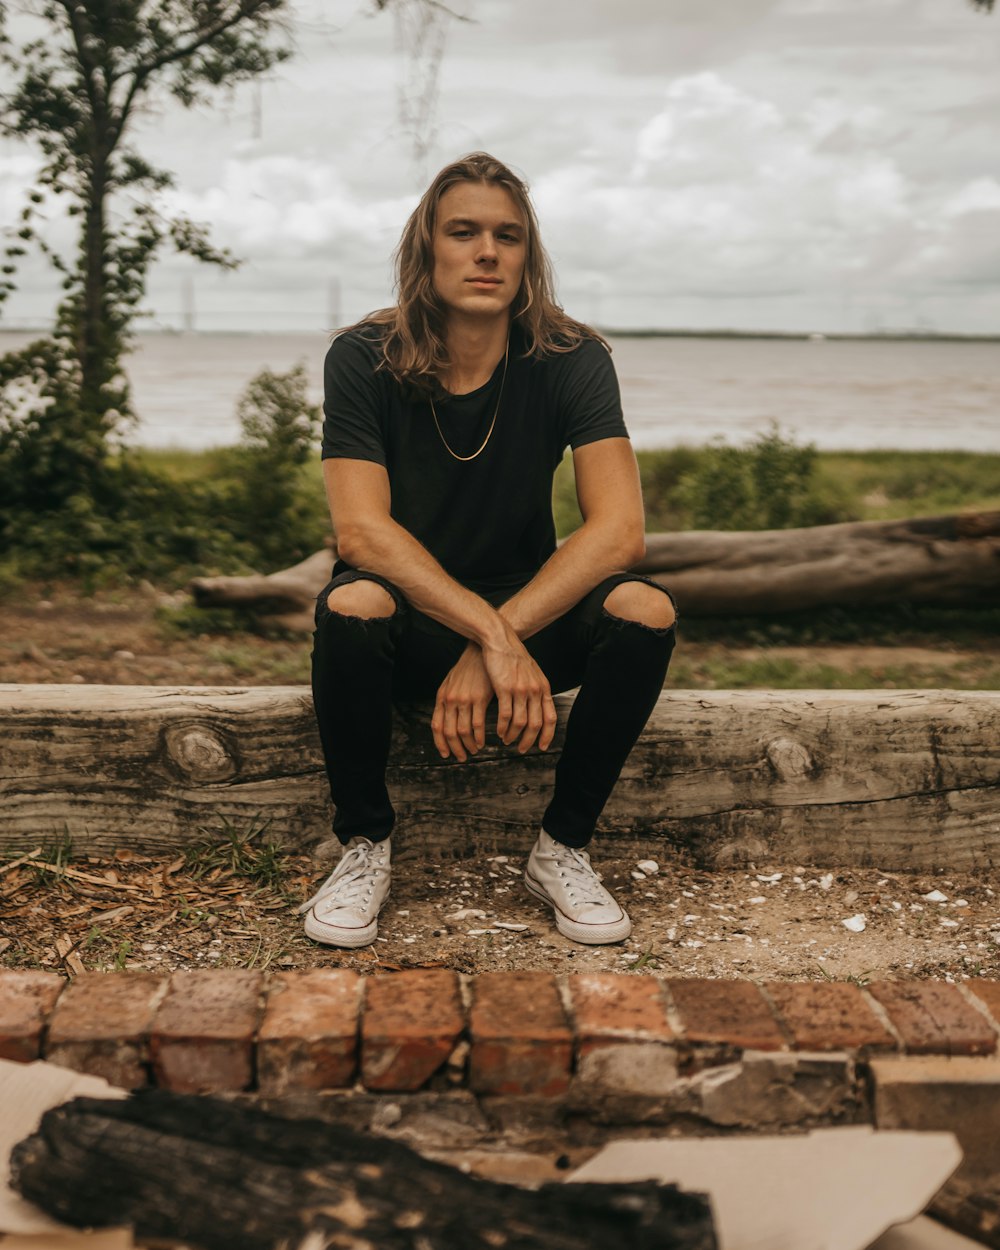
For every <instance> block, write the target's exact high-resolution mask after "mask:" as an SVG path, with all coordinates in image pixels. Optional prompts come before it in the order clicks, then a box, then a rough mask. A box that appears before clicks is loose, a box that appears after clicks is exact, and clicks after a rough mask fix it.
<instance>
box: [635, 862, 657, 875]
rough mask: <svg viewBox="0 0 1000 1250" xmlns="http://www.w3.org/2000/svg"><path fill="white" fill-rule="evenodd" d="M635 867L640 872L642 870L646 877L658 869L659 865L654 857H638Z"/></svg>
mask: <svg viewBox="0 0 1000 1250" xmlns="http://www.w3.org/2000/svg"><path fill="white" fill-rule="evenodd" d="M636 868H638V869H639V871H640V872H644V873H645V874H646V876H647V877H651V876H652V875H653V873H654V872H659V871H660V865H659V864H658V863H657V862H656V860H655V859H640V860H639V862H638V863H637V864H636Z"/></svg>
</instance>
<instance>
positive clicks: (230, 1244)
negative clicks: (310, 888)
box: [11, 1091, 716, 1250]
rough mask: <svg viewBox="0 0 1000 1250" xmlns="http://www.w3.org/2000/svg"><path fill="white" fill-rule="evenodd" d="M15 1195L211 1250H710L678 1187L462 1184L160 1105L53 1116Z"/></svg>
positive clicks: (301, 1123) (213, 1108)
mask: <svg viewBox="0 0 1000 1250" xmlns="http://www.w3.org/2000/svg"><path fill="white" fill-rule="evenodd" d="M11 1162H12V1173H13V1177H14V1183H15V1186H16V1188H17V1189H18V1190H19V1191H20V1192H21V1193H22V1194H23V1195H24V1196H25V1197H26V1198H28V1199H29V1200H30V1201H32V1202H34V1203H36V1204H37V1205H38V1206H40V1207H41V1208H42V1209H43V1210H44V1211H47V1212H48V1213H49V1214H50V1215H53V1216H55V1217H56V1218H58V1219H61V1220H64V1221H67V1222H68V1223H70V1224H74V1225H78V1226H84V1227H85V1226H94V1225H98V1226H99V1225H109V1224H114V1225H122V1224H129V1225H132V1226H133V1227H134V1229H135V1231H136V1233H137V1235H138V1236H140V1237H143V1238H146V1237H155V1238H171V1239H179V1240H182V1241H183V1242H185V1243H186V1244H194V1245H197V1246H200V1247H204V1250H272V1248H277V1247H279V1246H288V1247H290V1248H293V1247H299V1246H302V1245H303V1244H304V1241H303V1239H304V1238H305V1237H306V1235H307V1234H309V1233H313V1234H314V1237H313V1238H311V1239H310V1240H309V1241H308V1245H309V1247H310V1250H327V1248H328V1247H329V1248H330V1250H333V1248H334V1247H337V1248H338V1250H373V1248H374V1247H376V1246H377V1247H379V1250H430V1248H433V1250H495V1248H496V1247H498V1246H502V1247H507V1248H508V1250H603V1248H604V1247H607V1246H621V1245H627V1246H630V1247H634V1248H635V1250H714V1248H715V1246H716V1239H715V1233H714V1229H713V1224H712V1216H711V1211H710V1208H709V1204H708V1199H707V1198H706V1197H705V1196H703V1195H700V1194H686V1193H681V1192H680V1191H678V1189H677V1188H676V1187H675V1186H672V1185H659V1184H656V1183H655V1182H652V1181H645V1182H641V1183H637V1184H628V1185H621V1184H615V1185H587V1184H578V1185H572V1184H567V1185H559V1184H546V1185H543V1186H542V1187H541V1188H540V1189H538V1190H528V1189H520V1188H518V1187H516V1186H513V1185H503V1184H499V1183H497V1182H495V1181H487V1180H480V1179H477V1178H475V1177H471V1176H467V1175H465V1174H464V1173H463V1172H461V1171H459V1170H458V1169H457V1168H452V1167H449V1166H448V1165H446V1164H443V1163H436V1162H431V1161H429V1160H426V1159H423V1158H422V1157H421V1156H420V1155H418V1154H417V1153H416V1152H415V1151H413V1150H411V1149H410V1148H409V1147H408V1146H404V1145H402V1144H401V1143H399V1142H394V1141H389V1140H387V1139H385V1138H378V1137H373V1136H370V1135H367V1134H363V1133H358V1132H356V1131H354V1130H353V1129H349V1128H346V1127H343V1126H341V1125H336V1124H327V1123H320V1122H319V1121H316V1120H289V1119H283V1118H281V1117H278V1116H274V1115H270V1114H268V1113H266V1112H263V1111H258V1110H256V1109H255V1108H252V1107H245V1106H234V1105H233V1104H231V1103H225V1102H221V1101H218V1100H215V1099H209V1098H199V1097H192V1096H189V1095H181V1094H170V1093H167V1092H165V1091H154V1092H150V1093H143V1094H139V1095H135V1096H133V1097H132V1098H130V1099H128V1100H126V1101H118V1100H100V1099H92V1098H81V1099H77V1100H75V1101H74V1102H71V1103H67V1104H64V1105H63V1106H61V1107H57V1108H55V1109H53V1110H51V1111H48V1112H46V1114H45V1115H44V1116H43V1118H42V1122H41V1124H40V1126H39V1130H38V1132H37V1133H35V1134H34V1135H33V1136H32V1137H29V1138H28V1139H27V1140H26V1141H24V1142H22V1143H20V1145H18V1146H17V1147H16V1148H15V1151H14V1154H13V1156H12V1160H11Z"/></svg>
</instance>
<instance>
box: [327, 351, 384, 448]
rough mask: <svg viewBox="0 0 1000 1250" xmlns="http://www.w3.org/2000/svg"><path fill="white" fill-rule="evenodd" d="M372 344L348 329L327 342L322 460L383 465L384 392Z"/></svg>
mask: <svg viewBox="0 0 1000 1250" xmlns="http://www.w3.org/2000/svg"><path fill="white" fill-rule="evenodd" d="M377 364H378V354H377V348H376V347H375V346H374V345H373V344H372V343H371V342H369V341H368V340H366V339H364V338H363V337H362V336H361V335H359V334H357V333H356V332H351V331H348V333H346V334H342V335H340V336H339V337H338V338H336V339H334V341H333V342H332V343H331V344H330V350H329V351H328V352H327V354H326V362H325V364H324V367H323V452H322V454H323V459H324V460H331V459H335V458H338V457H339V458H343V459H348V460H371V461H374V462H375V464H381V465H385V463H386V454H385V439H384V435H383V431H382V420H381V418H382V409H383V407H384V399H383V391H382V387H381V385H380V378H379V376H378V375H377V374H376V367H377Z"/></svg>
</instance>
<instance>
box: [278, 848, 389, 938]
mask: <svg viewBox="0 0 1000 1250" xmlns="http://www.w3.org/2000/svg"><path fill="white" fill-rule="evenodd" d="M389 841H390V839H389V838H384V839H383V840H382V841H381V842H372V841H371V839H370V838H361V837H358V838H351V840H350V842H348V843H347V845H346V847H345V848H344V853H343V855H342V856H341V859H340V863H339V864H338V865H337V867H336V868H335V869H334V870H333V872H331V873H330V875H329V876H328V877H327V879H326V880H325V881H324V882H323V884H322V885H321V886H320V888H319V889H318V890H317V891H316V893H315V894H314V895H313V896H312V898H311V899H308V900H307V901H306V902H305V903H303V904H302V906H301V907H300V908H299V915H302V914H303V912H304V913H305V917H306V923H305V929H306V937H311V938H312V939H313V940H314V941H316V942H323V943H325V944H326V945H327V946H348V947H355V946H368V945H369V944H370V943H372V942H374V941H375V938H376V937H377V936H378V914H379V912H380V911H381V910H382V905H383V904H384V903H385V900H386V899H387V898H388V897H389V883H390V878H391V873H392V870H391V866H390V863H389V857H390V853H391V851H390V846H389Z"/></svg>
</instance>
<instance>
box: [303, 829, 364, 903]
mask: <svg viewBox="0 0 1000 1250" xmlns="http://www.w3.org/2000/svg"><path fill="white" fill-rule="evenodd" d="M374 850H375V847H374V845H373V843H371V842H368V841H363V842H357V843H355V845H354V846H352V847H351V848H350V849H349V850H347V851H345V852H344V854H343V856H342V857H341V860H340V863H339V864H338V865H337V867H336V868H335V869H334V870H333V872H332V873H330V875H329V876H328V877H327V879H326V880H325V881H324V882H323V884H322V885H321V886H320V887H319V889H318V890H317V891H316V893H315V894H314V895H313V896H312V898H310V899H307V900H306V902H304V903H303V904H302V906H301V907H300V908H299V915H302V914H303V913H304V912H307V911H309V910H310V908H312V907H316V908H317V909H320V910H322V911H323V912H324V913H329V912H331V911H337V910H339V909H340V908H342V907H355V906H356V905H357V904H359V903H361V902H362V901H363V900H364V899H365V897H366V896H369V895H371V893H372V891H373V889H374V880H373V876H374V874H375V873H377V872H378V871H379V868H380V867H381V865H376V864H373V863H372V854H373V852H374Z"/></svg>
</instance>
